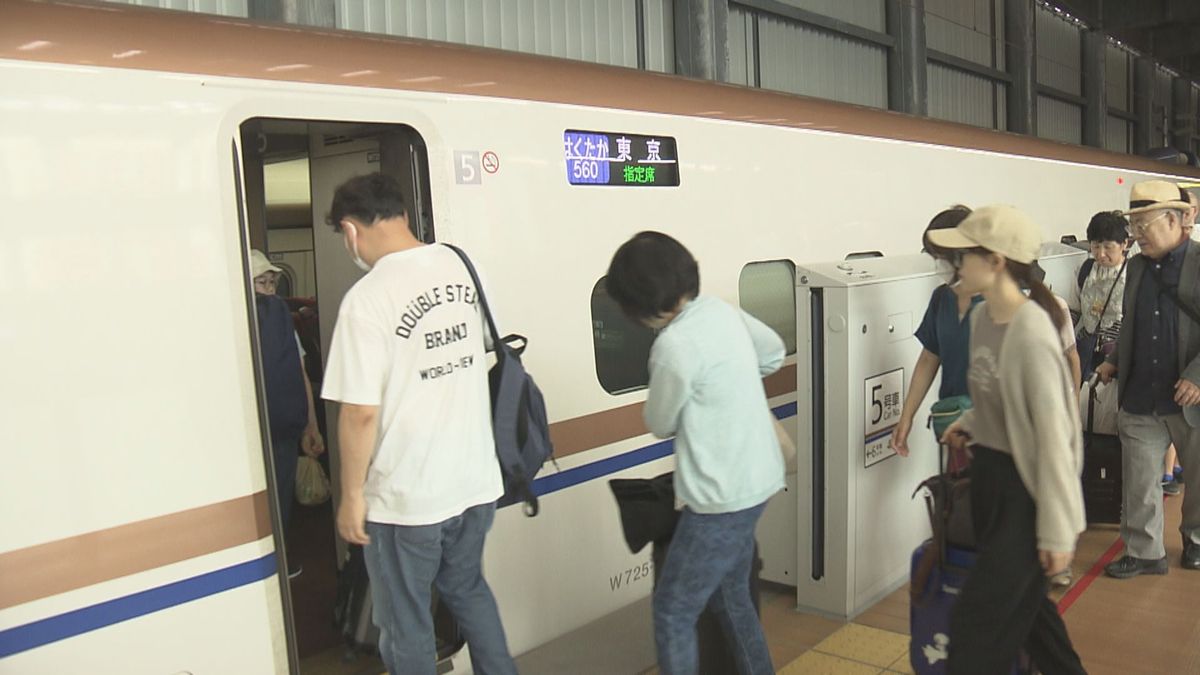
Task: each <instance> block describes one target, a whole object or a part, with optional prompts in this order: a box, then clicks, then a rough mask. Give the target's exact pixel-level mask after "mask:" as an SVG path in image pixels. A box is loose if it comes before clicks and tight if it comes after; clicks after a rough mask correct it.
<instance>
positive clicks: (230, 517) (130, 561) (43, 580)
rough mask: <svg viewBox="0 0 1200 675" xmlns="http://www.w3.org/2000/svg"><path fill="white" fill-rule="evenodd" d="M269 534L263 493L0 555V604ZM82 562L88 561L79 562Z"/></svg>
mask: <svg viewBox="0 0 1200 675" xmlns="http://www.w3.org/2000/svg"><path fill="white" fill-rule="evenodd" d="M763 387H764V389H765V390H766V392H767V397H768V398H774V397H776V396H782V395H784V394H789V393H792V392H794V391H796V366H794V365H791V366H785V367H783V368H780V369H779V371H778V372H776V373H774V374H773V375H770V376H768V377H767V378H765V379H764V380H763ZM644 406H645V403H640V402H639V403H634V404H631V405H626V406H622V407H620V408H613V409H610V410H605V411H602V412H598V413H594V414H591V415H584V416H582V417H576V418H573V419H569V420H563V421H561V422H556V423H554V424H552V425H550V437H551V439H552V440H553V441H554V453H555V455H556V456H558V457H565V456H567V455H573V454H575V453H578V452H583V451H585V450H591V449H593V448H600V447H603V446H605V445H609V444H612V443H616V442H619V441H623V440H627V439H630V438H636V437H638V436H641V435H644V434H646V433H649V432H648V431H647V430H646V425H645V424H644V423H643V422H642V408H643V407H644ZM269 534H271V513H270V509H269V508H268V505H267V493H266V492H258V493H256V494H253V495H247V496H245V497H238V498H236V499H231V500H229V501H225V502H220V503H217V504H209V505H207V506H201V507H198V508H194V509H189V510H187V511H180V512H178V513H170V514H167V515H165V516H159V517H157V518H150V519H148V520H142V521H138V522H135V523H128V524H125V525H119V526H117V527H112V528H109V529H106V530H98V531H96V532H89V533H87V534H81V535H78V536H75V537H68V538H66V539H60V540H58V541H52V542H49V543H46V544H38V545H37V546H30V547H28V548H23V549H18V550H16V551H10V552H8V553H0V609H5V608H8V607H14V606H16V605H20V604H23V603H26V602H31V601H33V600H40V599H41V598H46V597H50V596H52V595H58V594H59V593H66V592H68V591H73V590H76V589H79V588H84V587H86V586H91V585H94V584H99V583H102V582H105V581H110V580H112V579H117V578H120V577H124V576H129V575H131V574H137V573H139V572H145V571H148V570H152V569H155V568H158V567H162V566H164V565H170V564H172V563H177V562H181V561H183V560H189V559H191V558H195V557H198V556H202V555H207V554H209V553H216V552H217V551H223V550H225V549H227V548H232V547H234V546H240V545H242V544H248V543H251V542H255V541H258V540H259V539H262V538H263V537H266V536H268V535H269ZM81 562H85V563H86V564H81Z"/></svg>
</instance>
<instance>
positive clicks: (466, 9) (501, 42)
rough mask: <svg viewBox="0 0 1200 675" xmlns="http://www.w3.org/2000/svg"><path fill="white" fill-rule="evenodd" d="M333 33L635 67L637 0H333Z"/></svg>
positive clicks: (661, 59) (662, 55) (662, 56)
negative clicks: (341, 31) (399, 37)
mask: <svg viewBox="0 0 1200 675" xmlns="http://www.w3.org/2000/svg"><path fill="white" fill-rule="evenodd" d="M659 4H660V6H659V7H657V9H658V10H659V11H658V13H657V15H656V16H657V17H662V16H663V15H664V13H666V10H665V9H664V8H663V7H664V6H665V5H666V4H669V3H659ZM337 27H338V28H344V29H348V30H358V31H367V32H371V33H385V34H388V35H402V36H406V37H416V38H426V39H430V40H439V41H443V42H456V43H461V44H470V45H477V46H483V47H496V48H499V49H508V50H512V51H521V52H528V53H533V54H541V55H544V56H559V57H564V58H569V59H578V60H580V61H590V62H594V63H605V64H609V65H616V66H630V67H636V66H637V9H636V1H635V0H338V2H337ZM659 44H660V45H662V44H665V39H664V42H663V43H659ZM648 46H649V45H648ZM657 51H658V53H659V56H658V59H659V63H658V65H659V66H660V68H659V69H662V68H663V63H664V62H665V60H666V56H665V51H666V50H665V49H664V48H663V47H661V46H660V47H659V48H658V49H657ZM647 54H648V55H649V50H647ZM670 61H671V62H673V61H674V50H673V49H671V59H670ZM672 66H673V63H672ZM672 70H673V68H672Z"/></svg>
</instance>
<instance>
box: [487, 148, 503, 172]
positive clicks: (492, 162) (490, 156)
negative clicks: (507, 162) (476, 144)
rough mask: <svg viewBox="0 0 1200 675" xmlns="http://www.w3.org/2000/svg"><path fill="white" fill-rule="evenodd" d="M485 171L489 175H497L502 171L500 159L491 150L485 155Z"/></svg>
mask: <svg viewBox="0 0 1200 675" xmlns="http://www.w3.org/2000/svg"><path fill="white" fill-rule="evenodd" d="M483 170H484V171H486V172H488V173H496V172H497V171H499V170H500V157H499V156H498V155H496V153H494V152H492V151H491V150H488V151H487V152H485V153H483Z"/></svg>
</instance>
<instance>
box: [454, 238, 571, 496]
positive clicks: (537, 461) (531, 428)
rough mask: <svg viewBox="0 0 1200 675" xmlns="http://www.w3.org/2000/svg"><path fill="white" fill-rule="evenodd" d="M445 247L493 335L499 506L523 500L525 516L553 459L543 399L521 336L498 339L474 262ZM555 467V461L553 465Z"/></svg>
mask: <svg viewBox="0 0 1200 675" xmlns="http://www.w3.org/2000/svg"><path fill="white" fill-rule="evenodd" d="M446 246H447V247H448V248H450V249H451V250H452V251H454V252H455V253H457V254H458V257H459V258H461V259H462V261H463V264H464V265H466V267H467V271H468V272H470V273H471V281H472V282H474V283H475V290H476V292H477V293H478V295H479V302H480V304H481V305H482V306H483V315H484V317H486V318H487V325H488V330H489V331H490V332H491V335H492V343H493V349H494V351H495V353H496V365H494V366H492V369H491V370H490V371H489V372H488V386H489V388H490V389H491V394H492V433H493V435H494V436H495V438H496V457H497V458H498V459H499V460H500V471H501V473H502V474H503V475H504V496H502V497H501V498H500V501H499V502H497V505H498V506H508V505H509V504H515V503H517V502H524V509H525V515H527V516H530V517H532V516H536V515H537V514H538V499H537V495H536V494H534V492H533V478H534V476H536V475H537V473H538V471H540V470H541V468H542V465H543V464H545V462H546V460H547V459H549V460H551V461H553V460H554V457H553V454H554V447H553V446H552V445H551V443H550V425H549V423H548V422H547V419H546V401H545V399H544V398H543V397H542V392H541V390H540V389H538V387H537V385H536V384H534V382H533V378H532V377H530V375H529V373H527V372H525V366H524V365H522V364H521V354H523V353H524V352H525V347H526V346H527V345H528V342H529V341H528V340H527V339H526V338H525V336H523V335H506V336H504V337H503V338H501V337H498V336H499V335H500V332H499V331H498V330H496V321H495V319H494V318H493V317H492V310H491V309H489V308H488V302H487V295H486V294H485V293H484V292H483V284H482V283H480V281H479V275H478V274H476V272H475V266H474V265H472V264H471V259H470V258H468V257H467V254H466V253H464V252H463V251H462V249H460V248H458V247H457V246H453V245H451V244H446ZM555 466H557V463H555Z"/></svg>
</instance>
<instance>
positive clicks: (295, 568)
mask: <svg viewBox="0 0 1200 675" xmlns="http://www.w3.org/2000/svg"><path fill="white" fill-rule="evenodd" d="M301 574H304V566H303V565H301V564H300V563H294V562H291V561H288V580H291V579H295V578H296V577H298V576H300V575H301Z"/></svg>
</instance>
